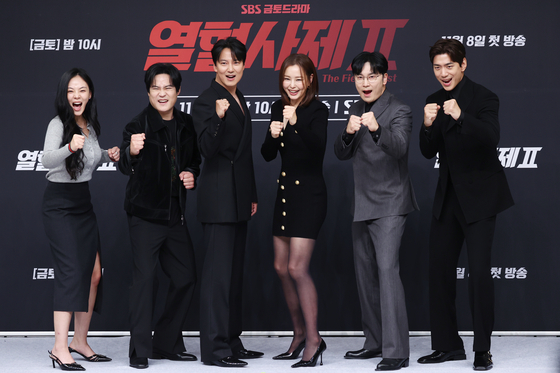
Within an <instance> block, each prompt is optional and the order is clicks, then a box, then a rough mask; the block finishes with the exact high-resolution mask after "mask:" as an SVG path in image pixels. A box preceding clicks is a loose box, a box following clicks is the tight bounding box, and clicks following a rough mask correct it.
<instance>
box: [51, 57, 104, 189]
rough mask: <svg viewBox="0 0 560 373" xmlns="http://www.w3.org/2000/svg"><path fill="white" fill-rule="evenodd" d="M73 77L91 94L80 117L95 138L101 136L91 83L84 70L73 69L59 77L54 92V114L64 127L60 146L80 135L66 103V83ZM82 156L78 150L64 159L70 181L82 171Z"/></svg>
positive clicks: (80, 150) (72, 114)
mask: <svg viewBox="0 0 560 373" xmlns="http://www.w3.org/2000/svg"><path fill="white" fill-rule="evenodd" d="M75 76H79V77H80V78H82V79H83V80H84V81H85V82H86V83H87V85H88V87H89V91H90V93H91V98H90V99H89V101H88V103H87V105H86V108H85V109H84V113H83V114H82V116H83V117H84V119H85V120H86V121H87V123H89V124H90V125H91V126H92V127H93V130H94V131H95V134H96V135H97V136H99V135H101V127H100V125H99V121H98V120H97V103H96V102H95V88H94V87H93V81H92V80H91V78H90V77H89V75H88V74H87V72H86V71H85V70H84V69H80V68H77V67H74V68H73V69H70V70H68V71H67V72H65V73H64V74H62V76H61V77H60V81H59V82H58V89H57V91H56V99H55V100H54V107H55V110H56V113H57V114H58V117H59V118H60V120H61V121H62V124H63V126H64V131H63V133H62V141H61V143H60V145H61V146H62V145H63V144H69V143H70V141H72V137H73V136H74V135H75V134H76V135H81V134H82V133H81V131H80V127H79V126H78V124H77V123H76V117H75V116H74V110H72V106H71V105H70V103H69V102H68V83H70V80H71V79H72V78H73V77H75ZM83 156H84V152H83V150H82V149H79V150H77V151H76V152H75V153H73V154H71V155H70V156H69V157H67V158H66V171H68V174H69V175H70V178H71V179H72V180H76V179H77V178H78V176H79V175H80V174H81V173H82V171H83V169H84V161H83V160H82V158H83Z"/></svg>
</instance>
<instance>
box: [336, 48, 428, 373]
mask: <svg viewBox="0 0 560 373" xmlns="http://www.w3.org/2000/svg"><path fill="white" fill-rule="evenodd" d="M387 69H388V63H387V59H386V58H385V57H384V56H383V55H382V54H381V53H379V52H373V53H371V52H362V53H360V54H359V55H357V56H356V57H355V58H354V60H353V61H352V72H353V73H354V80H355V82H356V89H357V91H358V93H359V94H360V98H361V99H360V100H358V101H357V102H356V103H354V104H353V105H352V107H350V119H349V121H348V125H347V126H346V128H345V129H344V131H343V132H342V133H341V134H340V135H339V136H338V137H337V139H336V141H335V145H334V150H335V153H336V156H337V157H338V158H339V159H341V160H346V159H352V160H353V161H352V165H353V168H354V200H353V211H352V212H353V215H354V222H353V223H352V241H353V244H354V266H355V269H356V281H357V283H358V294H359V296H360V305H361V310H362V325H363V328H364V334H365V336H366V340H365V343H364V347H363V348H362V349H360V350H357V351H348V352H347V353H346V356H345V358H347V359H369V358H372V357H381V356H383V360H382V361H381V362H380V363H379V364H378V365H377V370H397V369H400V368H401V367H403V366H404V367H406V366H408V357H409V352H410V348H409V341H408V319H407V314H406V303H405V296H404V289H403V286H402V282H401V278H400V274H399V250H400V245H401V237H402V234H403V232H404V227H405V223H406V217H407V214H408V213H410V212H412V211H414V210H416V209H418V205H417V204H416V199H415V197H414V191H413V189H412V183H411V181H410V178H409V176H408V144H409V137H410V132H411V131H412V114H411V112H410V108H409V107H408V106H407V105H405V104H403V103H402V102H401V101H399V100H398V99H397V98H396V97H395V96H393V95H392V94H391V93H389V91H388V90H387V89H386V85H387Z"/></svg>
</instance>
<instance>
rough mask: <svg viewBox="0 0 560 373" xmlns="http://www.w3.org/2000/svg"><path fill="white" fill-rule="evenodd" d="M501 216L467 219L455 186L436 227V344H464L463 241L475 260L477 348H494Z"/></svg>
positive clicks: (472, 287)
mask: <svg viewBox="0 0 560 373" xmlns="http://www.w3.org/2000/svg"><path fill="white" fill-rule="evenodd" d="M495 226H496V216H495V215H494V216H492V217H490V218H487V219H483V220H480V221H477V222H474V223H470V224H467V222H466V220H465V217H464V215H463V212H462V210H461V206H460V205H459V201H458V199H457V196H456V194H455V191H454V190H453V189H452V188H450V190H449V191H448V193H447V195H446V197H445V201H444V204H443V210H442V214H441V217H440V219H439V220H437V219H435V218H432V226H431V230H430V265H429V266H430V268H429V278H430V279H429V283H430V324H431V330H432V349H434V350H439V351H450V350H458V349H461V348H463V341H462V339H461V338H460V337H459V334H458V328H457V314H456V307H455V298H456V292H457V290H456V281H457V263H458V260H459V254H460V253H461V248H462V246H463V242H466V245H467V256H468V263H469V279H468V284H469V302H470V308H471V315H472V320H473V329H474V345H473V350H474V351H489V350H490V337H491V335H492V329H493V327H494V283H493V281H492V275H491V272H490V270H491V264H490V258H491V249H492V240H493V238H494V228H495Z"/></svg>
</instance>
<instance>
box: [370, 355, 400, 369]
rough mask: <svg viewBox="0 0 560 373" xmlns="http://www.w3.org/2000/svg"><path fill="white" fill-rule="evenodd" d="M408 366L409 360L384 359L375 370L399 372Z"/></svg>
mask: <svg viewBox="0 0 560 373" xmlns="http://www.w3.org/2000/svg"><path fill="white" fill-rule="evenodd" d="M407 366H408V358H406V359H383V360H381V362H380V363H379V364H377V368H375V370H399V369H401V368H406V367H407Z"/></svg>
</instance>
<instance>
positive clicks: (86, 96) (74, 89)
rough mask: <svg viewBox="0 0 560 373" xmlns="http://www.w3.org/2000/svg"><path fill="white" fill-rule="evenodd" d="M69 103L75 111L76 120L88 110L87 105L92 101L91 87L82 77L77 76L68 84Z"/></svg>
mask: <svg viewBox="0 0 560 373" xmlns="http://www.w3.org/2000/svg"><path fill="white" fill-rule="evenodd" d="M67 97H68V103H69V104H70V106H71V107H72V110H73V111H74V116H75V117H76V119H78V118H80V117H81V116H82V114H83V113H84V110H86V105H87V103H88V101H89V100H90V99H91V92H90V90H89V86H88V84H87V83H86V81H85V80H84V79H82V77H81V76H79V75H76V76H75V77H73V78H72V79H70V81H69V82H68V94H67Z"/></svg>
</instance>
